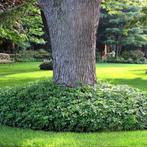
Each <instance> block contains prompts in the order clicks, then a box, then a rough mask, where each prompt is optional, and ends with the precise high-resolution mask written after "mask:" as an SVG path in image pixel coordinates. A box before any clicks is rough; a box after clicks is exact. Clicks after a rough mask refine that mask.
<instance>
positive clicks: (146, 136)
mask: <svg viewBox="0 0 147 147" xmlns="http://www.w3.org/2000/svg"><path fill="white" fill-rule="evenodd" d="M0 147H147V131H135V132H109V133H108V132H105V133H83V134H82V133H53V132H42V131H32V130H27V129H25V130H23V129H16V128H9V127H3V126H1V127H0Z"/></svg>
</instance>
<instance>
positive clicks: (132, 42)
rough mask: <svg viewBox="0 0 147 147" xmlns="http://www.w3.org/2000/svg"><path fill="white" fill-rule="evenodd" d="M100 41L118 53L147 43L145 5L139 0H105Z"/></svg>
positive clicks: (99, 35)
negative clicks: (144, 18)
mask: <svg viewBox="0 0 147 147" xmlns="http://www.w3.org/2000/svg"><path fill="white" fill-rule="evenodd" d="M102 8H103V9H102V11H101V13H102V15H101V23H100V28H99V33H98V39H99V40H98V42H101V43H102V44H106V45H107V46H110V47H111V48H112V50H114V51H115V52H116V54H117V55H119V54H120V53H121V51H122V50H124V49H129V50H130V49H140V48H142V47H143V46H145V45H146V44H147V33H146V27H145V26H144V25H143V23H142V22H141V19H142V18H143V17H144V12H143V5H142V3H140V5H139V2H138V1H133V0H131V1H127V0H125V2H124V1H121V0H118V1H115V0H110V1H104V2H103V3H102Z"/></svg>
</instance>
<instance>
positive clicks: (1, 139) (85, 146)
mask: <svg viewBox="0 0 147 147" xmlns="http://www.w3.org/2000/svg"><path fill="white" fill-rule="evenodd" d="M39 64H40V63H35V62H34V63H16V64H10V65H0V87H1V88H2V87H5V86H14V85H20V84H21V85H22V84H26V83H27V82H30V81H34V80H38V79H44V78H51V77H52V71H40V70H39ZM146 69H147V65H128V64H97V78H98V79H101V80H104V81H109V82H110V83H113V84H128V85H130V86H132V87H136V88H139V89H141V90H143V91H145V92H146V93H147V75H145V70H146ZM0 147H147V131H135V132H112V133H107V132H105V133H89V134H87V133H83V134H82V133H53V132H42V131H32V130H27V129H25V130H23V129H16V128H10V127H4V126H0Z"/></svg>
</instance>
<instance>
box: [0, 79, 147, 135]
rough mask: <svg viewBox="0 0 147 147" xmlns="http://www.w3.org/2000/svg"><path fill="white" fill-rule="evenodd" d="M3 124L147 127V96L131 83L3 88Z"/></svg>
mask: <svg viewBox="0 0 147 147" xmlns="http://www.w3.org/2000/svg"><path fill="white" fill-rule="evenodd" d="M0 124H4V125H9V126H15V127H23V128H32V129H41V130H50V131H80V132H85V131H86V132H87V131H88V132H89V131H100V130H135V129H146V128H147V97H146V96H145V95H143V94H142V93H141V92H140V91H138V90H136V89H133V88H129V87H128V86H112V85H109V84H105V83H98V84H97V85H96V87H95V88H92V87H87V86H86V87H85V86H83V87H78V88H75V89H71V88H64V87H60V86H57V85H55V84H54V83H52V82H49V81H40V82H36V83H32V84H29V85H27V86H23V87H17V88H16V87H15V88H6V89H1V90H0Z"/></svg>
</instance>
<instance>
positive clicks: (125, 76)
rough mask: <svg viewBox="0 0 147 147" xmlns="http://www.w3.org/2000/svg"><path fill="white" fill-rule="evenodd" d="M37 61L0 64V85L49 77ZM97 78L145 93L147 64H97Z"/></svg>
mask: <svg viewBox="0 0 147 147" xmlns="http://www.w3.org/2000/svg"><path fill="white" fill-rule="evenodd" d="M39 65H40V63H39V62H29V63H15V64H5V65H4V64H3V65H0V87H4V86H14V85H19V84H25V83H27V82H30V81H34V80H38V79H44V78H51V77H52V75H53V74H52V71H40V69H39ZM96 67H97V79H101V80H104V81H108V82H110V83H112V84H128V85H130V86H132V87H136V88H139V89H141V90H143V91H145V92H146V93H147V74H145V71H146V70H147V65H138V64H97V66H96Z"/></svg>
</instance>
